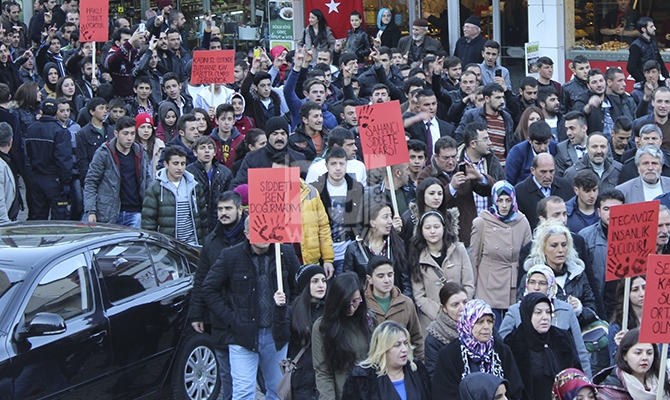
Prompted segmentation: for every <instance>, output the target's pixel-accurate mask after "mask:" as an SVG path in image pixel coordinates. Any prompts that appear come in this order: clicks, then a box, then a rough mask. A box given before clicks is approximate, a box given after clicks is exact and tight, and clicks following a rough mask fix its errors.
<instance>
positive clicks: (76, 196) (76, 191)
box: [70, 178, 84, 221]
mask: <svg viewBox="0 0 670 400" xmlns="http://www.w3.org/2000/svg"><path fill="white" fill-rule="evenodd" d="M83 214H84V194H83V193H82V190H81V181H80V180H79V178H77V179H72V181H70V221H80V220H81V216H82V215H83Z"/></svg>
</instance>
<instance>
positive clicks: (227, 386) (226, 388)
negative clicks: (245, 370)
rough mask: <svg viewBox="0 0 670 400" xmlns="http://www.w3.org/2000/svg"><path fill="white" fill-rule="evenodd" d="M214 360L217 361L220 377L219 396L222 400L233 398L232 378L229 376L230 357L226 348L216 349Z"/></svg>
mask: <svg viewBox="0 0 670 400" xmlns="http://www.w3.org/2000/svg"><path fill="white" fill-rule="evenodd" d="M216 361H218V363H219V378H220V379H221V396H223V397H222V398H223V400H231V399H232V398H233V379H232V378H231V377H230V359H229V351H228V349H225V350H224V349H218V348H217V349H216Z"/></svg>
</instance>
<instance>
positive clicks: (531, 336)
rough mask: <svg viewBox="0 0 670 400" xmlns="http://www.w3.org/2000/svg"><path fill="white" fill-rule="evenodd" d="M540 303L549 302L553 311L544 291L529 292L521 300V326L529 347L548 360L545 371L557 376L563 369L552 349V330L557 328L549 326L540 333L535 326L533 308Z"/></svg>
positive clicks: (547, 373) (551, 308) (549, 303)
mask: <svg viewBox="0 0 670 400" xmlns="http://www.w3.org/2000/svg"><path fill="white" fill-rule="evenodd" d="M539 303H547V304H548V305H549V309H550V310H552V311H553V307H552V305H551V300H549V298H548V297H547V296H546V295H545V294H542V293H528V294H527V295H526V296H524V298H523V299H522V300H521V305H520V306H519V314H521V326H520V328H521V329H522V330H523V333H524V335H525V337H526V340H527V343H528V349H529V350H530V351H532V352H537V353H543V358H544V360H546V362H545V363H544V373H545V375H548V376H556V374H558V373H559V372H560V371H561V369H560V366H559V363H558V360H556V356H555V354H554V352H553V351H552V349H551V345H552V340H551V339H552V337H551V336H552V331H553V330H555V329H557V328H555V327H553V326H550V327H549V330H548V331H547V332H545V333H540V332H538V331H537V330H535V328H534V327H533V322H532V318H533V310H534V309H535V306H536V305H538V304H539Z"/></svg>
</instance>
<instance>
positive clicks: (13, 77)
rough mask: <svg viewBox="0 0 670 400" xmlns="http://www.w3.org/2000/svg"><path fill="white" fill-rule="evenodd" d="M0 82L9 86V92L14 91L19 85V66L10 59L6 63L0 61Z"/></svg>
mask: <svg viewBox="0 0 670 400" xmlns="http://www.w3.org/2000/svg"><path fill="white" fill-rule="evenodd" d="M0 82H2V83H4V84H6V85H7V86H9V91H10V93H16V89H18V88H19V86H21V83H23V82H21V76H20V75H19V67H18V66H17V65H15V64H14V63H13V62H12V61H11V60H7V62H6V63H4V64H3V63H0Z"/></svg>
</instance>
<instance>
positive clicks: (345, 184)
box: [312, 147, 363, 275]
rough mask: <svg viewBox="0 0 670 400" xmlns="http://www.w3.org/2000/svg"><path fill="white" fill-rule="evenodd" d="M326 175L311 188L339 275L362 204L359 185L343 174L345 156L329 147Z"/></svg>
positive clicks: (339, 149)
mask: <svg viewBox="0 0 670 400" xmlns="http://www.w3.org/2000/svg"><path fill="white" fill-rule="evenodd" d="M325 163H326V168H327V172H326V173H325V174H323V175H321V176H320V177H319V179H318V180H317V181H316V182H314V183H313V184H312V186H314V188H315V189H316V190H317V191H318V192H319V194H320V195H321V202H322V203H323V206H324V208H325V209H326V213H327V214H328V221H329V223H330V233H331V236H332V238H333V251H334V253H335V261H333V266H334V267H335V275H338V274H340V273H341V272H342V266H343V265H344V253H345V251H346V250H347V247H348V246H349V243H351V242H352V241H354V240H356V234H357V232H358V223H357V221H358V215H359V211H360V207H361V204H362V201H363V185H361V184H360V183H359V182H357V181H356V180H354V179H352V178H351V176H349V175H348V174H347V173H346V169H347V152H346V151H345V150H344V149H343V148H341V147H332V148H330V149H329V150H328V152H327V153H326V160H325Z"/></svg>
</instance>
